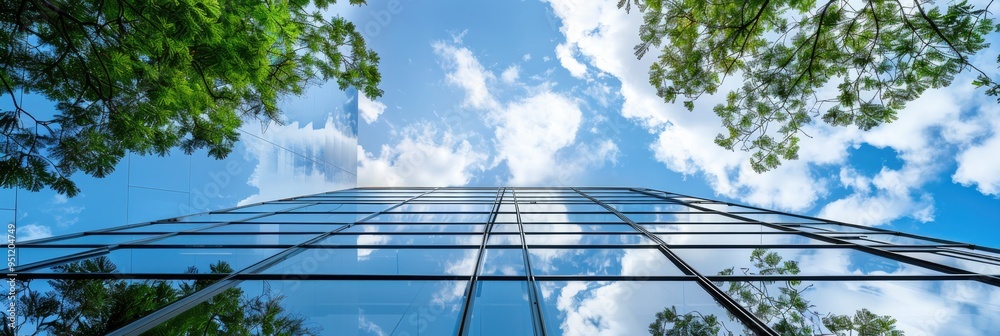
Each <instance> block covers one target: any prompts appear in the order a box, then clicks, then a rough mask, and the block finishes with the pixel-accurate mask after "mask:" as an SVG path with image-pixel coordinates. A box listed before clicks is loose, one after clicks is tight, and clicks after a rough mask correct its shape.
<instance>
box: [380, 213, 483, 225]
mask: <svg viewBox="0 0 1000 336" xmlns="http://www.w3.org/2000/svg"><path fill="white" fill-rule="evenodd" d="M489 219H490V215H489V214H405V213H383V214H380V215H378V216H375V217H374V218H372V219H369V220H367V221H365V222H366V223H424V222H430V223H433V222H439V223H486V222H487V221H488V220H489Z"/></svg>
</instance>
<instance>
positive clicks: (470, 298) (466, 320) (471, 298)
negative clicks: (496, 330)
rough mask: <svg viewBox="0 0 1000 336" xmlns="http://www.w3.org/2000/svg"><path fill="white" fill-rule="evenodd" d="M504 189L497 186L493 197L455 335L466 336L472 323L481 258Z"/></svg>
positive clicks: (483, 255) (483, 257)
mask: <svg viewBox="0 0 1000 336" xmlns="http://www.w3.org/2000/svg"><path fill="white" fill-rule="evenodd" d="M506 190H507V189H506V188H498V190H497V195H496V198H494V201H493V211H492V212H491V214H490V218H489V220H488V222H486V229H485V230H483V241H482V243H481V244H480V245H479V255H478V256H477V258H476V268H475V269H473V270H472V276H471V277H469V285H468V286H466V287H465V288H466V290H465V302H464V303H463V304H462V308H463V309H462V319H461V320H460V321H459V322H458V333H457V334H456V335H460V336H466V335H468V334H469V329H470V328H471V326H470V324H471V323H472V309H473V304H475V302H476V290H477V289H478V287H479V268H480V267H481V266H482V264H483V259H485V258H486V246H487V243H488V242H489V239H490V231H492V230H493V223H494V222H496V219H497V214H499V213H500V204H501V203H502V202H503V196H504V191H506Z"/></svg>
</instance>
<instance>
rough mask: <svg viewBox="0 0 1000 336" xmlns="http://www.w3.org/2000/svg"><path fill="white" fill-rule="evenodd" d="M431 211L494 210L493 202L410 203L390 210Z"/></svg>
mask: <svg viewBox="0 0 1000 336" xmlns="http://www.w3.org/2000/svg"><path fill="white" fill-rule="evenodd" d="M430 211H442V212H490V211H493V204H485V203H478V204H473V203H454V204H443V203H437V204H435V203H418V204H414V203H408V204H403V205H401V206H399V207H398V208H395V209H392V211H390V212H430Z"/></svg>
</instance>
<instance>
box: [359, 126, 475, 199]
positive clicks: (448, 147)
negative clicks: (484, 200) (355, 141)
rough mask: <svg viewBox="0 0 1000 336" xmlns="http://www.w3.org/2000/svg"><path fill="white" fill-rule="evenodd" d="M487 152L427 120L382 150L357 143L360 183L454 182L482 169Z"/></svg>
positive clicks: (457, 183) (450, 183)
mask: <svg viewBox="0 0 1000 336" xmlns="http://www.w3.org/2000/svg"><path fill="white" fill-rule="evenodd" d="M486 159H487V155H486V154H485V153H483V152H481V151H479V150H476V149H475V148H474V147H473V146H472V144H471V143H469V141H468V140H466V139H463V137H462V136H460V135H456V134H453V133H451V132H450V131H444V132H439V131H438V130H436V129H435V128H434V127H432V126H431V125H428V124H419V125H414V126H410V127H407V128H406V129H404V130H403V132H402V139H401V140H400V141H399V142H398V143H396V144H394V145H392V146H389V145H383V146H382V148H381V149H380V151H379V153H378V154H377V155H376V154H374V153H369V152H368V151H366V150H365V149H364V148H362V147H361V146H358V185H359V186H454V185H464V184H467V183H469V181H470V180H471V179H472V177H473V174H474V173H476V172H478V171H482V170H483V169H484V165H485V162H486Z"/></svg>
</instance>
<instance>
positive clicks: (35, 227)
mask: <svg viewBox="0 0 1000 336" xmlns="http://www.w3.org/2000/svg"><path fill="white" fill-rule="evenodd" d="M48 237H52V229H51V228H49V227H48V226H45V225H39V224H28V225H18V227H17V240H18V241H29V240H35V239H42V238H48Z"/></svg>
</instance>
